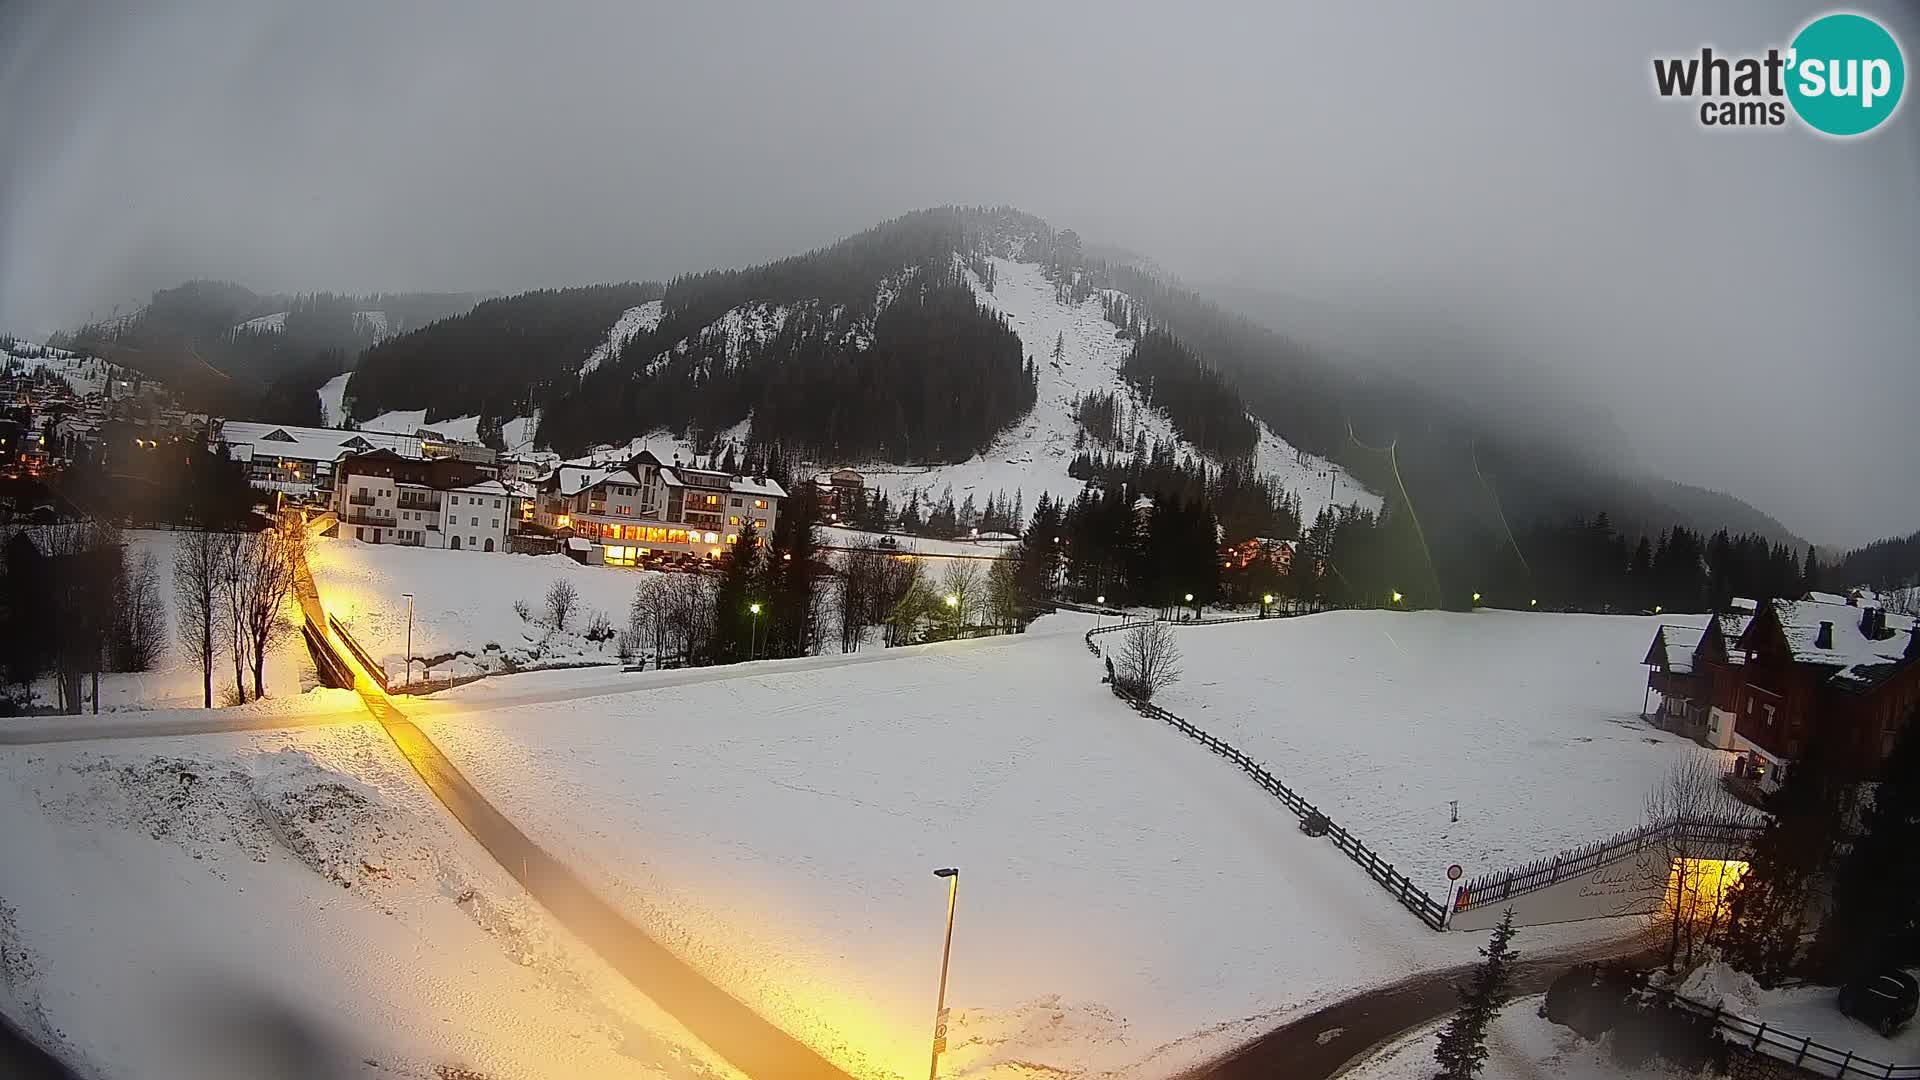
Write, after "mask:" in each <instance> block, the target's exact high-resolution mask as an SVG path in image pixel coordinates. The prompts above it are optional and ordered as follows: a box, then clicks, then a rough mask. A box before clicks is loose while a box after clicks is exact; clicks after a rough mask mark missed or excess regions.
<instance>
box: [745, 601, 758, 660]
mask: <svg viewBox="0 0 1920 1080" xmlns="http://www.w3.org/2000/svg"><path fill="white" fill-rule="evenodd" d="M747 610H748V611H750V612H752V613H753V624H752V627H751V629H749V630H748V631H747V659H748V660H753V659H756V658H757V657H758V656H759V651H758V650H759V648H760V601H758V600H755V601H754V602H753V603H751V604H748V605H747Z"/></svg>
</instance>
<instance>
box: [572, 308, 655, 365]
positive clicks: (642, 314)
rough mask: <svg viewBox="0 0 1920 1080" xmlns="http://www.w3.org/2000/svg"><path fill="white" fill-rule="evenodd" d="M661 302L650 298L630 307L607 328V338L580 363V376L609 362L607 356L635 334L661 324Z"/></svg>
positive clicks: (616, 351)
mask: <svg viewBox="0 0 1920 1080" xmlns="http://www.w3.org/2000/svg"><path fill="white" fill-rule="evenodd" d="M660 310H661V302H660V301H658V300H649V301H647V302H646V303H644V304H641V305H639V306H637V307H630V308H628V309H627V310H626V311H625V312H623V313H622V314H621V316H620V318H619V319H618V320H617V321H616V322H615V323H614V324H613V326H612V327H610V328H609V329H608V330H607V339H606V340H605V341H602V342H601V343H600V344H598V345H596V346H594V347H593V352H591V353H589V354H587V359H586V361H585V362H584V363H582V364H581V365H580V376H581V377H582V378H585V377H586V376H587V375H588V374H589V373H591V372H592V371H593V370H594V369H596V368H598V367H599V366H600V365H601V364H604V363H606V362H607V358H608V357H610V356H613V355H614V354H616V353H618V352H619V351H620V350H621V349H624V348H626V347H627V342H629V341H632V340H633V338H634V335H636V334H644V333H646V332H648V331H649V330H652V329H653V328H654V327H656V326H659V325H660Z"/></svg>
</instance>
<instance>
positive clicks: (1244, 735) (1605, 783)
mask: <svg viewBox="0 0 1920 1080" xmlns="http://www.w3.org/2000/svg"><path fill="white" fill-rule="evenodd" d="M1689 620H1691V621H1692V622H1693V623H1696V624H1697V623H1699V622H1701V621H1703V620H1704V616H1700V617H1689V616H1666V617H1664V618H1640V617H1627V616H1606V615H1560V614H1535V613H1526V612H1508V611H1489V610H1482V611H1477V612H1474V613H1471V614H1459V613H1450V612H1437V611H1427V612H1412V613H1406V612H1389V611H1350V612H1333V613H1329V614H1325V615H1315V616H1309V617H1306V618H1300V619H1281V620H1270V621H1266V622H1248V623H1236V624H1231V625H1226V626H1203V627H1189V628H1187V629H1183V630H1180V631H1179V639H1178V640H1179V644H1180V648H1181V653H1182V667H1183V668H1184V670H1185V677H1184V678H1183V679H1182V680H1181V681H1180V682H1179V683H1177V684H1176V685H1175V686H1173V687H1172V689H1170V690H1168V691H1166V692H1165V694H1164V696H1162V697H1160V698H1156V699H1155V700H1156V701H1157V703H1158V704H1161V705H1163V706H1165V707H1166V708H1168V709H1170V710H1172V711H1173V712H1175V713H1177V714H1179V715H1181V716H1183V717H1185V718H1186V719H1188V720H1190V721H1192V722H1193V723H1195V724H1197V725H1199V726H1200V727H1201V728H1203V729H1205V730H1207V731H1209V732H1211V733H1212V734H1214V735H1216V736H1219V737H1220V738H1223V739H1226V740H1228V741H1230V742H1232V743H1234V744H1235V745H1237V746H1239V747H1240V748H1241V749H1242V750H1244V751H1246V752H1247V753H1248V754H1250V755H1252V756H1254V757H1257V758H1264V759H1265V760H1266V762H1267V763H1268V766H1269V768H1271V769H1272V771H1273V772H1274V774H1275V775H1277V776H1279V777H1280V778H1281V779H1283V780H1284V781H1285V782H1286V783H1287V784H1288V786H1290V787H1292V788H1293V789H1294V790H1295V791H1298V792H1299V793H1300V794H1301V796H1303V797H1304V798H1306V799H1307V800H1308V801H1310V802H1313V803H1315V804H1317V805H1319V806H1320V807H1322V808H1323V809H1325V810H1326V812H1327V813H1328V815H1329V816H1331V817H1332V818H1333V819H1334V820H1335V821H1338V822H1339V823H1340V824H1342V825H1344V826H1345V827H1346V828H1347V829H1349V830H1351V831H1352V832H1353V833H1354V834H1355V835H1357V836H1359V837H1360V838H1361V839H1363V840H1364V841H1366V843H1367V844H1368V845H1369V846H1370V847H1372V848H1374V849H1375V850H1376V851H1379V852H1380V853H1381V855H1382V856H1383V857H1385V858H1387V859H1390V860H1392V861H1393V862H1394V863H1395V864H1397V865H1399V866H1402V867H1404V868H1406V871H1407V873H1408V875H1409V876H1410V877H1412V878H1413V879H1414V880H1415V882H1417V883H1423V884H1425V886H1426V887H1427V889H1428V891H1429V892H1430V893H1432V894H1433V895H1435V896H1437V897H1444V896H1445V895H1446V886H1447V882H1446V880H1445V877H1444V876H1443V875H1444V871H1445V870H1446V868H1447V866H1448V864H1450V863H1455V862H1458V863H1460V864H1462V865H1463V866H1464V867H1465V868H1466V872H1467V875H1468V876H1469V877H1471V876H1472V875H1474V874H1476V873H1480V872H1483V871H1489V870H1498V869H1503V868H1505V867H1508V866H1512V865H1515V864H1518V863H1521V862H1525V861H1527V860H1529V859H1533V858H1537V857H1539V856H1542V855H1550V854H1553V853H1556V852H1559V851H1561V850H1564V849H1566V848H1568V847H1572V846H1575V845H1578V844H1583V843H1586V842H1588V841H1592V840H1599V839H1603V838H1605V837H1607V836H1609V835H1611V834H1613V833H1615V832H1617V831H1619V830H1622V829H1628V828H1633V827H1635V826H1637V825H1640V824H1642V823H1643V822H1644V813H1645V810H1644V808H1645V805H1646V795H1647V791H1648V789H1649V788H1651V787H1652V786H1653V784H1654V782H1655V781H1656V780H1657V779H1658V778H1659V777H1660V776H1661V775H1662V774H1663V773H1664V772H1665V771H1666V769H1667V768H1668V765H1669V763H1670V762H1673V761H1675V760H1677V759H1679V758H1681V757H1684V756H1686V755H1689V754H1708V753H1712V752H1711V751H1708V750H1706V749H1703V748H1702V747H1700V746H1699V745H1698V744H1696V743H1694V742H1692V741H1690V740H1688V739H1685V738H1682V737H1681V736H1678V735H1672V734H1669V733H1667V732H1663V731H1660V730H1658V729H1656V728H1653V727H1651V726H1650V725H1648V724H1647V723H1646V722H1644V721H1642V720H1641V719H1640V706H1641V700H1642V696H1643V694H1644V692H1645V689H1646V669H1645V668H1642V667H1641V666H1640V660H1641V658H1642V657H1644V656H1645V655H1646V649H1647V643H1648V642H1649V641H1651V640H1652V638H1653V632H1654V629H1655V627H1657V626H1658V625H1659V624H1660V623H1661V622H1663V621H1664V622H1672V623H1679V622H1686V621H1689ZM1456 799H1457V800H1459V803H1460V820H1459V821H1458V822H1453V821H1451V820H1450V811H1449V807H1448V803H1449V802H1450V801H1451V800H1456Z"/></svg>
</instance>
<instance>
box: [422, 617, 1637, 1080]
mask: <svg viewBox="0 0 1920 1080" xmlns="http://www.w3.org/2000/svg"><path fill="white" fill-rule="evenodd" d="M1090 625H1092V619H1091V618H1089V617H1086V616H1080V615H1077V614H1072V613H1062V614H1059V615H1052V616H1048V617H1046V618H1045V619H1042V620H1041V621H1040V622H1039V623H1036V624H1035V627H1034V630H1033V632H1030V633H1028V634H1025V635H1015V636H1009V637H1001V638H987V639H978V640H974V641H968V642H956V643H948V644H944V645H935V646H920V647H915V648H908V649H895V650H886V651H881V652H871V653H862V654H859V655H858V656H853V657H846V658H839V657H835V658H819V657H815V658H807V659H803V660H794V661H777V662H771V663H761V664H757V665H746V666H742V667H732V668H724V669H712V670H700V671H665V672H645V673H640V674H628V675H613V674H608V675H600V674H597V673H596V674H593V675H590V676H589V677H588V679H586V680H584V682H583V684H581V685H578V687H577V689H574V690H573V691H571V692H568V691H567V690H565V689H563V687H565V686H569V685H573V684H572V680H569V679H567V678H564V677H561V676H559V675H558V674H557V673H552V674H548V675H545V676H540V675H532V676H519V677H514V678H510V679H496V680H489V681H488V682H486V683H481V684H475V686H474V687H472V688H470V689H471V691H472V694H471V696H463V695H462V694H460V693H456V694H455V695H453V696H452V698H451V699H450V700H448V701H447V702H446V703H445V704H444V705H430V704H424V703H423V704H422V705H420V706H418V707H415V706H410V707H409V708H410V712H412V713H413V715H414V716H415V717H416V719H417V720H418V722H420V723H421V724H423V725H424V726H425V727H427V728H428V730H429V731H430V733H431V734H432V736H433V737H434V739H435V740H436V741H437V742H438V743H439V744H440V745H441V746H442V748H443V749H444V750H445V751H446V752H447V753H448V755H449V756H451V757H452V758H453V760H454V761H455V763H456V764H458V765H459V767H460V768H461V769H462V770H463V771H465V772H466V774H467V775H468V776H469V778H471V779H472V780H473V782H474V783H475V784H476V785H477V786H478V787H479V788H480V789H481V790H482V791H484V792H486V793H487V794H488V796H489V797H490V798H492V799H493V800H495V801H496V803H497V804H498V805H499V806H500V807H501V809H502V810H503V812H505V813H506V814H507V815H508V816H509V817H511V818H512V819H513V820H514V821H515V822H516V823H518V824H519V825H520V826H521V827H522V828H523V829H525V830H527V831H528V832H529V833H530V834H531V835H533V836H534V837H535V838H536V839H538V840H539V841H540V842H541V843H542V844H543V845H546V846H548V847H549V848H550V850H553V851H554V852H555V853H556V854H557V855H559V856H560V857H561V858H563V859H565V860H566V861H568V862H569V864H570V865H573V866H575V867H576V868H578V869H579V870H580V871H581V872H582V873H584V874H585V875H586V876H587V878H588V880H589V881H590V882H592V883H594V884H596V885H597V886H598V887H599V888H601V889H603V890H604V892H605V894H606V895H607V896H608V897H609V898H610V899H612V900H613V901H614V902H615V903H617V904H619V905H620V906H622V907H623V908H624V909H625V910H626V911H627V913H628V914H629V915H631V916H632V917H633V918H634V919H635V920H637V921H638V922H639V923H641V924H642V925H643V926H644V927H645V928H646V929H647V930H648V932H649V933H652V934H654V935H655V936H657V937H658V938H659V939H660V940H663V941H665V942H668V943H670V947H672V948H673V949H674V950H675V951H676V952H678V953H679V954H680V955H681V956H683V957H685V958H686V959H687V960H688V961H689V962H690V963H693V964H694V965H696V966H697V967H699V968H700V969H701V970H702V972H704V973H705V974H707V975H708V976H709V977H711V978H713V979H714V980H715V981H716V982H718V983H720V985H722V986H724V987H726V988H727V989H728V990H730V991H731V992H732V993H734V994H735V995H736V996H738V997H740V998H741V999H742V1000H743V1001H745V1002H747V1003H748V1004H749V1005H750V1006H751V1007H753V1008H754V1009H756V1010H757V1011H759V1012H760V1013H761V1014H762V1015H764V1016H767V1017H768V1018H769V1019H771V1020H773V1021H774V1022H776V1023H778V1024H780V1025H781V1026H782V1027H783V1028H785V1029H786V1030H787V1031H789V1032H791V1033H793V1034H794V1035H796V1036H797V1037H799V1038H801V1039H803V1040H804V1041H806V1042H807V1043H809V1044H810V1045H812V1046H814V1047H815V1048H817V1049H819V1050H820V1051H821V1052H822V1053H824V1054H826V1055H828V1056H829V1057H830V1058H832V1059H833V1060H835V1061H836V1062H837V1063H839V1064H841V1065H842V1066H844V1067H845V1068H847V1069H849V1070H850V1071H852V1072H853V1073H854V1074H855V1075H857V1076H859V1077H862V1078H870V1080H883V1078H884V1080H894V1078H910V1077H915V1076H920V1075H925V1071H926V1067H927V1058H926V1054H927V1042H926V1040H927V1027H928V1024H929V1022H930V1017H931V1014H932V1011H933V1004H934V1003H933V991H934V981H935V978H936V975H937V972H938V967H939V960H940V955H939V954H940V935H941V931H942V925H943V917H944V913H945V900H946V895H945V890H944V888H943V887H942V885H941V883H940V882H939V881H938V879H936V878H934V877H933V876H932V874H931V871H932V870H933V869H934V868H935V867H940V866H948V865H952V866H958V867H960V868H961V871H962V874H961V881H960V887H959V910H958V918H957V923H956V929H955V937H954V963H953V971H952V978H951V987H950V991H949V995H948V1001H949V1004H950V1005H951V1006H952V1008H953V1014H952V1021H951V1027H950V1035H949V1040H950V1051H949V1053H948V1055H947V1056H946V1058H944V1059H943V1073H942V1075H948V1076H966V1077H971V1078H975V1080H1013V1078H1030V1077H1034V1076H1056V1077H1095V1076H1100V1077H1136V1078H1148V1077H1166V1076H1171V1075H1174V1074H1176V1073H1178V1072H1179V1071H1180V1070H1181V1069H1183V1068H1185V1067H1188V1066H1190V1065H1192V1064H1194V1063H1196V1062H1197V1061H1200V1060H1203V1059H1205V1058H1206V1057H1207V1056H1209V1055H1211V1054H1213V1053H1217V1052H1220V1051H1222V1050H1224V1049H1226V1048H1227V1047H1229V1046H1231V1045H1233V1044H1235V1043H1237V1042H1238V1041H1240V1040H1242V1039H1245V1038H1247V1037H1250V1036H1252V1035H1253V1034H1256V1033H1258V1032H1261V1031H1264V1030H1265V1029H1266V1028H1267V1027H1269V1026H1271V1025H1272V1024H1274V1023H1276V1022H1278V1021H1279V1020H1280V1019H1281V1018H1284V1017H1286V1016H1288V1015H1291V1014H1294V1013H1296V1012H1298V1011H1299V1010H1302V1009H1305V1008H1308V1007H1310V1006H1311V1005H1313V1004H1314V1003H1317V1002H1325V1001H1326V1000H1328V999H1330V998H1333V997H1335V996H1338V995H1341V994H1343V993H1344V992H1346V991H1349V990H1352V989H1355V988H1358V987H1364V986H1370V985H1375V984H1379V983H1383V982H1388V981H1392V980H1395V979H1398V978H1400V977H1403V976H1405V975H1407V974H1409V973H1411V972H1413V971H1415V970H1418V969H1421V968H1425V967H1429V966H1436V965H1441V964H1451V963H1457V962H1461V961H1463V960H1466V959H1469V958H1471V956H1472V955H1473V950H1474V948H1475V947H1476V946H1477V945H1478V944H1479V939H1478V936H1477V935H1442V934H1436V933H1434V932H1433V931H1431V930H1428V929H1426V928H1425V927H1424V926H1422V925H1421V924H1419V923H1417V922H1416V921H1415V920H1414V919H1413V918H1412V917H1410V916H1409V915H1408V914H1407V913H1406V912H1405V910H1404V909H1402V908H1400V907H1399V906H1398V905H1397V904H1395V903H1394V902H1393V901H1392V900H1391V899H1390V898H1389V897H1388V896H1387V895H1386V894H1385V893H1384V892H1383V891H1382V890H1380V889H1379V888H1378V887H1377V886H1376V885H1374V884H1373V882H1372V881H1371V880H1370V879H1368V878H1367V877H1366V876H1365V875H1364V874H1362V873H1361V872H1360V871H1358V870H1357V869H1356V868H1355V867H1354V866H1353V865H1352V864H1351V863H1349V862H1347V861H1346V860H1345V858H1344V857H1343V856H1341V855H1340V854H1339V852H1338V851H1336V850H1335V849H1334V848H1333V847H1332V846H1331V845H1329V844H1327V843H1325V842H1324V841H1318V840H1314V839H1312V838H1309V837H1306V836H1304V835H1302V834H1301V833H1300V832H1299V830H1298V829H1296V828H1294V826H1293V819H1292V817H1291V816H1290V815H1289V814H1287V813H1286V812H1285V810H1284V809H1283V808H1281V807H1280V806H1278V805H1277V804H1276V803H1275V802H1274V801H1273V800H1272V799H1271V797H1270V796H1268V795H1267V794H1266V793H1265V792H1264V791H1262V790H1261V789H1260V788H1258V787H1257V786H1255V785H1253V784H1251V783H1248V782H1245V781H1243V780H1242V779H1240V778H1239V777H1238V776H1237V774H1235V773H1234V772H1233V771H1232V770H1231V769H1229V768H1227V767H1226V766H1224V765H1222V764H1221V762H1220V760H1219V759H1218V758H1217V757H1215V756H1214V755H1212V754H1210V753H1208V752H1207V751H1206V750H1204V749H1202V748H1201V747H1199V746H1197V745H1195V744H1192V743H1190V742H1185V741H1182V740H1180V739H1179V738H1178V737H1177V736H1174V735H1172V734H1170V733H1169V732H1168V731H1167V730H1166V728H1165V726H1164V725H1160V724H1155V723H1151V722H1149V721H1145V720H1143V719H1142V718H1141V717H1139V716H1138V715H1136V714H1134V713H1133V712H1131V711H1129V710H1128V709H1126V708H1124V707H1123V706H1122V705H1121V704H1120V703H1119V702H1118V701H1116V700H1115V699H1114V698H1113V697H1112V695H1111V694H1109V693H1108V692H1107V690H1106V688H1105V687H1104V686H1103V685H1101V683H1100V682H1099V663H1098V661H1097V660H1095V659H1094V658H1092V657H1090V656H1089V655H1088V654H1087V651H1086V648H1085V646H1084V645H1083V644H1082V642H1081V640H1080V636H1079V633H1078V632H1076V631H1079V630H1081V629H1083V628H1085V627H1087V626H1090ZM1050 631H1060V632H1050ZM520 679H528V680H537V681H538V683H539V684H541V685H545V686H547V687H549V689H550V690H551V691H555V692H557V696H552V697H549V698H548V699H546V700H543V701H537V702H528V701H525V700H524V699H521V700H516V699H515V697H514V695H513V691H514V689H515V687H514V684H515V683H517V682H518V680H520ZM623 689H625V690H627V691H628V692H621V691H622V690H623ZM1608 932H1611V931H1609V930H1606V929H1601V930H1596V929H1595V928H1594V927H1593V926H1592V925H1585V926H1581V927H1578V928H1572V929H1566V928H1555V930H1554V932H1553V933H1552V934H1548V933H1542V934H1540V935H1537V936H1536V940H1539V941H1546V940H1556V941H1557V940H1563V939H1564V936H1565V935H1568V934H1575V935H1578V934H1584V935H1599V934H1604V933H1608ZM1556 935H1558V936H1556Z"/></svg>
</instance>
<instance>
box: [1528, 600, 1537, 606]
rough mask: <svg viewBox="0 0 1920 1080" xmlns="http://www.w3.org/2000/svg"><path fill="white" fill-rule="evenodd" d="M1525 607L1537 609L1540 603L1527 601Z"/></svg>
mask: <svg viewBox="0 0 1920 1080" xmlns="http://www.w3.org/2000/svg"><path fill="white" fill-rule="evenodd" d="M1527 606H1528V607H1539V606H1540V601H1538V600H1529V601H1527Z"/></svg>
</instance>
